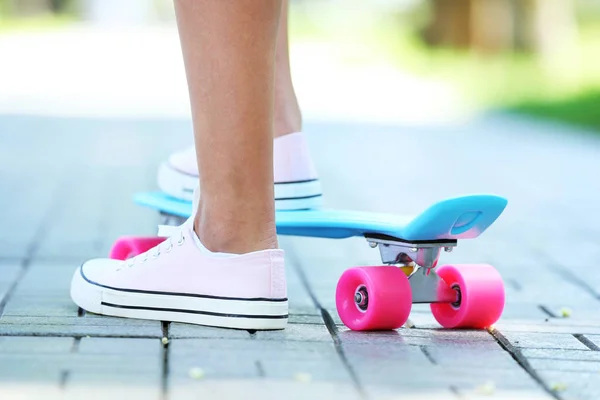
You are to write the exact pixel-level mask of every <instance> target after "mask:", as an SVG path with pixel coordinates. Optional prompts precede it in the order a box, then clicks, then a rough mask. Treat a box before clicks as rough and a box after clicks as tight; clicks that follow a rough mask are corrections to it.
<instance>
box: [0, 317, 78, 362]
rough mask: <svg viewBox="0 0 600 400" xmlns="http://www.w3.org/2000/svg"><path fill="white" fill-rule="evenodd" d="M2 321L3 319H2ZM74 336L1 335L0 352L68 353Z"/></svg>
mask: <svg viewBox="0 0 600 400" xmlns="http://www.w3.org/2000/svg"><path fill="white" fill-rule="evenodd" d="M0 321H2V320H0ZM73 342H74V339H73V338H67V337H51V338H47V337H10V336H8V337H1V336H0V353H17V354H42V353H43V354H45V353H68V352H70V351H71V349H72V347H73Z"/></svg>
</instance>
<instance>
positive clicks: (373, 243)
mask: <svg viewBox="0 0 600 400" xmlns="http://www.w3.org/2000/svg"><path fill="white" fill-rule="evenodd" d="M369 246H371V248H372V249H374V248H375V247H377V242H369Z"/></svg>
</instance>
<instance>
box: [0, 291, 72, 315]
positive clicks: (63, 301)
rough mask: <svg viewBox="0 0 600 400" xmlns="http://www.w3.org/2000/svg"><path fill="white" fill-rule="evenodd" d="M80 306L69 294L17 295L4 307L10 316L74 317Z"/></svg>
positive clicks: (5, 312) (6, 313)
mask: <svg viewBox="0 0 600 400" xmlns="http://www.w3.org/2000/svg"><path fill="white" fill-rule="evenodd" d="M77 310H78V307H77V306H76V305H75V303H73V300H71V299H70V298H69V297H68V295H58V296H57V295H47V296H43V295H42V296H40V295H32V296H27V295H23V294H21V295H15V296H12V297H11V298H10V300H9V301H8V303H7V304H6V307H5V309H4V314H3V315H4V316H10V317H26V316H27V317H40V316H45V317H74V316H77Z"/></svg>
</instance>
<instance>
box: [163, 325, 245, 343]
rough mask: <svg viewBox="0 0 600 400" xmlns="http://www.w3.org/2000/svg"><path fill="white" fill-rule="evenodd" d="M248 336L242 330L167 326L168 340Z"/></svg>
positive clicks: (239, 337) (197, 326)
mask: <svg viewBox="0 0 600 400" xmlns="http://www.w3.org/2000/svg"><path fill="white" fill-rule="evenodd" d="M249 337H250V334H249V333H248V331H246V330H243V329H222V328H213V327H210V326H200V325H193V324H182V323H179V322H172V323H171V324H170V325H169V338H173V339H184V338H205V339H217V338H222V339H248V338H249Z"/></svg>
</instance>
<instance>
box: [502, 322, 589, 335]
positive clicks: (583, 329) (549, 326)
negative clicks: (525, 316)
mask: <svg viewBox="0 0 600 400" xmlns="http://www.w3.org/2000/svg"><path fill="white" fill-rule="evenodd" d="M495 327H496V328H497V329H498V330H499V331H501V332H502V333H506V332H519V333H538V332H539V333H556V334H585V335H586V336H587V335H589V334H600V322H598V321H596V320H591V319H585V320H584V319H581V318H560V319H559V318H546V319H540V320H538V321H535V320H513V321H503V320H501V321H499V322H498V323H496V324H495Z"/></svg>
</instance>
